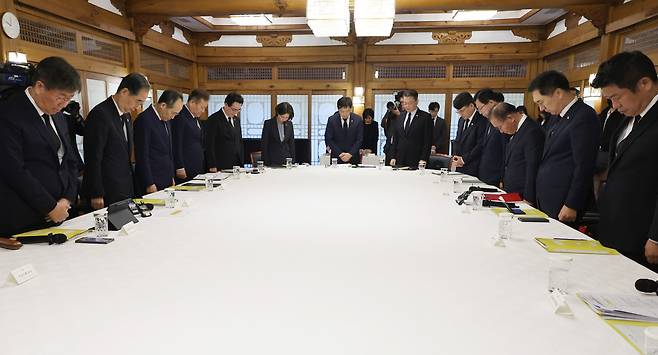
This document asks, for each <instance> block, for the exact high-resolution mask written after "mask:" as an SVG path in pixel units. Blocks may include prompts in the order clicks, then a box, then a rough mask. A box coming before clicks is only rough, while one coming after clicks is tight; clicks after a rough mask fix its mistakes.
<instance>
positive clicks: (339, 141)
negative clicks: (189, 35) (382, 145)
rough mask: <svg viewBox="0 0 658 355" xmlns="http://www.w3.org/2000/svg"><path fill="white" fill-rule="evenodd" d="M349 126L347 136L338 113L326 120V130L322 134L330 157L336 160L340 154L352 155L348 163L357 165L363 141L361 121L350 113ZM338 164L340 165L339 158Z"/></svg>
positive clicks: (357, 116) (359, 117)
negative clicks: (329, 149) (329, 151)
mask: <svg viewBox="0 0 658 355" xmlns="http://www.w3.org/2000/svg"><path fill="white" fill-rule="evenodd" d="M349 120H350V124H349V128H348V129H347V135H345V133H344V132H343V121H342V119H341V118H340V114H339V113H338V112H336V113H334V114H333V115H332V116H331V117H329V119H328V120H327V128H326V130H325V132H324V141H325V144H326V145H327V147H330V148H331V157H332V158H338V156H339V155H340V154H342V153H350V154H352V159H350V163H352V164H358V163H359V159H360V157H359V148H361V142H362V141H363V119H362V118H361V116H359V115H357V114H356V113H350V118H349ZM338 162H339V163H342V161H341V160H340V158H338Z"/></svg>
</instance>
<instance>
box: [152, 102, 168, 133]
mask: <svg viewBox="0 0 658 355" xmlns="http://www.w3.org/2000/svg"><path fill="white" fill-rule="evenodd" d="M151 107H153V111H155V115H156V116H158V119H159V120H160V121H162V118H161V117H160V114H159V113H158V110H156V109H155V106H154V105H153V104H151ZM162 122H164V128H165V131H167V134H169V128H168V127H167V122H166V121H162Z"/></svg>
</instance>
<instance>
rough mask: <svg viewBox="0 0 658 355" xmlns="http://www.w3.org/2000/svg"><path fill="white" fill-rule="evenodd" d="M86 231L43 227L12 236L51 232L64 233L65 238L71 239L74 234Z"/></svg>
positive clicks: (38, 234) (37, 234)
mask: <svg viewBox="0 0 658 355" xmlns="http://www.w3.org/2000/svg"><path fill="white" fill-rule="evenodd" d="M86 231H87V230H86V229H66V228H44V229H37V230H33V231H29V232H25V233H21V234H16V235H14V238H21V237H35V236H40V235H48V234H51V233H52V234H64V235H65V236H66V239H71V238H73V237H75V236H76V235H80V234H82V233H84V232H86Z"/></svg>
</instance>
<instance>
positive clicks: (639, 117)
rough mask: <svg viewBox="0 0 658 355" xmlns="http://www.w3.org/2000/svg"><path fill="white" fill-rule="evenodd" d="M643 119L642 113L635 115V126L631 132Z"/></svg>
mask: <svg viewBox="0 0 658 355" xmlns="http://www.w3.org/2000/svg"><path fill="white" fill-rule="evenodd" d="M641 119H642V116H640V115H637V116H635V117H634V120H633V126H632V127H631V132H633V130H634V129H635V127H636V126H637V124H638V123H640V120H641Z"/></svg>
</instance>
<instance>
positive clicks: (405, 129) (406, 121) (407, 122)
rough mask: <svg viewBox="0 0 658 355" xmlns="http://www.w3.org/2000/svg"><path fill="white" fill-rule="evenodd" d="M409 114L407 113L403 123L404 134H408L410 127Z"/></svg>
mask: <svg viewBox="0 0 658 355" xmlns="http://www.w3.org/2000/svg"><path fill="white" fill-rule="evenodd" d="M410 123H411V112H408V113H407V119H406V120H405V121H404V133H407V132H409V126H410V125H411V124H410Z"/></svg>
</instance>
